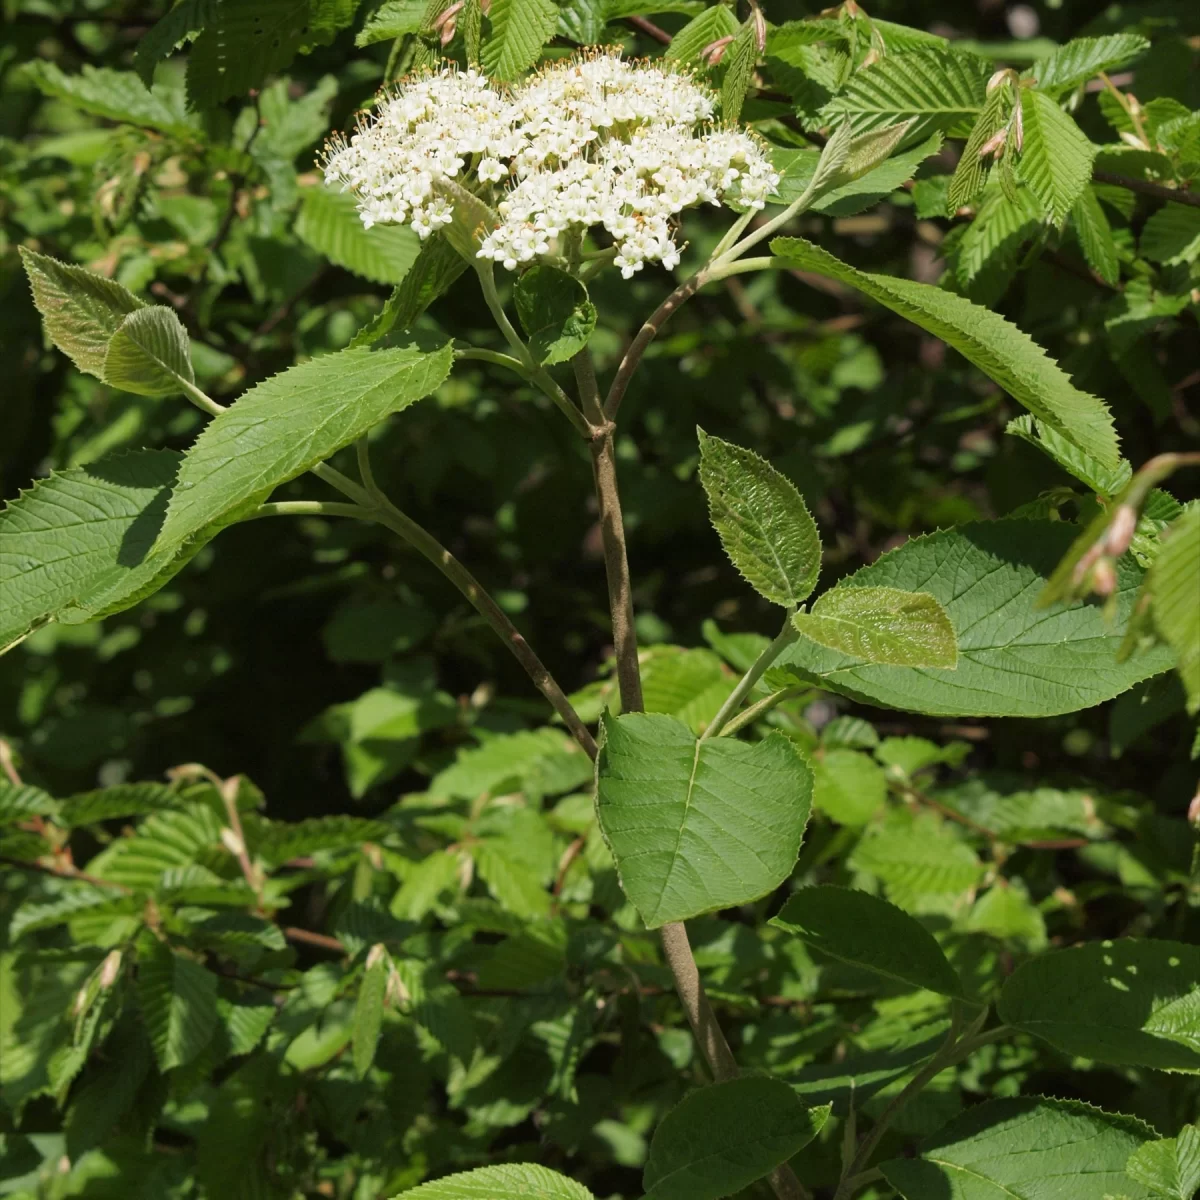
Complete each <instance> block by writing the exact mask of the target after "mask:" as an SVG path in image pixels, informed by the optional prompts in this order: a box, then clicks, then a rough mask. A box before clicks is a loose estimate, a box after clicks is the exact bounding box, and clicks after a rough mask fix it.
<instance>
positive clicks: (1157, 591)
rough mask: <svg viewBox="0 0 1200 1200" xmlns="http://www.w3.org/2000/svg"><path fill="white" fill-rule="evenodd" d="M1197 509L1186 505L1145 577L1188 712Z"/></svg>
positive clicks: (1197, 652) (1198, 566) (1197, 616)
mask: <svg viewBox="0 0 1200 1200" xmlns="http://www.w3.org/2000/svg"><path fill="white" fill-rule="evenodd" d="M1197 580H1200V508H1190V509H1188V511H1187V512H1186V513H1184V515H1183V516H1182V517H1180V518H1179V520H1178V521H1176V522H1175V523H1174V524H1173V525H1172V526H1171V528H1170V532H1169V536H1167V537H1166V538H1164V540H1163V546H1162V549H1161V550H1160V551H1159V553H1158V557H1157V558H1156V559H1155V560H1154V565H1153V567H1151V569H1150V574H1149V575H1148V576H1147V579H1146V590H1147V591H1148V592H1149V594H1150V595H1151V596H1153V598H1154V607H1153V609H1152V615H1153V618H1154V626H1155V628H1156V629H1157V630H1158V632H1159V635H1160V636H1161V637H1162V639H1163V640H1164V641H1165V642H1166V643H1167V645H1169V646H1170V647H1171V648H1172V649H1173V650H1174V651H1175V653H1176V655H1177V656H1178V662H1177V663H1176V667H1177V669H1178V671H1179V677H1180V678H1181V679H1182V680H1183V686H1184V690H1185V691H1186V692H1187V696H1188V712H1190V713H1196V712H1200V604H1198V603H1197Z"/></svg>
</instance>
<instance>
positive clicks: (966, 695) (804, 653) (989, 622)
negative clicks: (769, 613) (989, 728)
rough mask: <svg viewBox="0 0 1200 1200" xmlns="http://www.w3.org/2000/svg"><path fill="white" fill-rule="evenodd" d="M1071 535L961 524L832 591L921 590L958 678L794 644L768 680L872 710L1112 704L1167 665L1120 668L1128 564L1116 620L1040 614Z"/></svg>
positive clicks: (1043, 710) (1016, 711)
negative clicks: (952, 639)
mask: <svg viewBox="0 0 1200 1200" xmlns="http://www.w3.org/2000/svg"><path fill="white" fill-rule="evenodd" d="M1073 534H1074V527H1073V526H1071V525H1068V524H1065V523H1062V522H1056V521H1020V520H1009V521H992V522H980V523H977V524H970V525H962V526H959V527H958V528H957V529H953V530H944V531H942V532H940V533H934V534H930V535H928V536H926V537H920V538H914V539H912V540H911V541H909V542H907V543H905V545H903V546H901V547H900V548H899V549H898V550H894V551H892V552H891V553H890V554H885V555H883V557H881V558H880V559H878V560H877V561H876V562H874V563H872V564H871V565H870V566H869V567H864V568H863V569H862V570H860V571H857V572H856V573H855V574H854V575H852V576H850V577H849V579H848V580H843V581H842V583H841V584H839V585H838V586H839V588H842V587H859V586H868V585H869V586H888V587H900V588H901V589H904V588H906V587H909V588H916V587H919V588H922V589H923V590H925V591H927V592H928V593H929V594H930V595H932V596H933V597H934V598H935V599H936V600H938V601H939V602H940V603H941V604H942V606H943V607H944V608H945V610H946V613H947V615H948V616H949V618H950V623H951V625H953V627H954V629H955V632H956V635H957V638H958V667H957V668H956V669H955V670H954V671H946V670H938V669H923V668H912V667H890V666H875V665H867V666H864V665H862V664H861V663H859V662H857V661H855V660H854V659H852V658H849V657H847V656H846V655H844V654H839V653H838V652H836V651H832V650H825V649H822V648H821V647H818V646H817V645H816V644H815V643H812V642H809V641H806V640H801V641H800V642H797V643H796V644H795V645H793V646H790V647H789V648H788V649H787V650H785V651H784V652H783V654H781V655H780V657H779V659H778V660H777V664H776V666H775V667H774V668H772V669H771V670H770V671H768V672H767V676H766V679H767V683H768V685H769V686H771V687H784V686H787V685H788V684H789V683H795V682H797V681H798V680H799V681H803V682H816V683H819V684H820V685H821V686H822V687H827V688H831V689H832V690H834V691H838V692H841V693H842V694H844V695H847V696H851V697H853V698H855V699H858V700H862V701H865V702H867V703H874V704H879V705H883V706H884V707H888V708H900V709H907V710H909V711H913V712H924V713H936V714H938V715H943V716H968V715H972V716H1023V717H1038V716H1051V715H1054V714H1057V713H1064V712H1076V711H1078V710H1079V709H1081V708H1088V707H1090V706H1091V705H1093V704H1099V703H1100V702H1101V701H1103V700H1110V699H1111V698H1112V697H1113V696H1116V695H1119V694H1120V693H1121V692H1123V691H1125V690H1126V689H1128V688H1130V687H1132V686H1133V685H1134V684H1135V683H1138V682H1139V681H1140V680H1142V679H1147V678H1149V677H1150V676H1151V675H1156V674H1158V673H1159V672H1160V671H1164V670H1166V669H1167V668H1168V667H1169V666H1170V665H1171V663H1172V661H1173V656H1172V654H1171V653H1170V652H1169V651H1168V650H1166V649H1165V648H1160V649H1159V650H1157V651H1148V652H1146V653H1144V654H1140V655H1138V656H1137V657H1136V658H1134V659H1132V660H1130V661H1128V662H1124V663H1118V662H1117V661H1116V648H1117V646H1118V645H1119V642H1120V636H1121V632H1122V630H1123V628H1124V625H1125V622H1126V620H1127V619H1128V616H1129V613H1130V612H1131V610H1132V607H1133V602H1134V597H1135V594H1136V591H1137V588H1138V585H1139V583H1140V582H1141V579H1142V572H1141V570H1140V568H1139V567H1138V566H1137V564H1136V563H1135V562H1133V560H1132V558H1130V557H1129V556H1126V557H1125V558H1123V559H1121V560H1120V562H1118V564H1117V590H1116V592H1115V597H1116V610H1115V614H1114V617H1113V619H1112V620H1111V621H1110V620H1109V619H1107V618H1106V617H1105V615H1104V613H1103V612H1102V610H1101V609H1100V608H1098V607H1097V606H1095V605H1090V604H1086V603H1083V602H1077V603H1074V604H1070V605H1062V604H1059V605H1056V606H1055V607H1054V608H1052V609H1049V610H1047V609H1039V608H1036V607H1035V605H1036V602H1037V599H1038V593H1039V592H1040V591H1041V589H1042V588H1043V587H1044V586H1045V584H1046V581H1047V580H1048V579H1049V577H1050V575H1051V574H1052V573H1053V571H1054V569H1055V567H1056V565H1057V563H1058V561H1059V560H1060V559H1061V558H1062V557H1063V555H1064V554H1066V552H1067V550H1068V549H1069V548H1070V545H1071V543H1072V541H1073Z"/></svg>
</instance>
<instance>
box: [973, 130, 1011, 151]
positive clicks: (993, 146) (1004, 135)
mask: <svg viewBox="0 0 1200 1200" xmlns="http://www.w3.org/2000/svg"><path fill="white" fill-rule="evenodd" d="M1007 140H1008V130H1007V129H997V130H996V132H995V133H993V134H992V136H991V137H990V138H988V140H987V141H986V142H984V143H983V145H982V146H980V147H979V157H980V158H987V156H988V155H989V154H994V155H995V156H996V157H997V158H999V157H1000V152H1001V151H1002V150H1003V149H1004V143H1005V142H1006V141H1007Z"/></svg>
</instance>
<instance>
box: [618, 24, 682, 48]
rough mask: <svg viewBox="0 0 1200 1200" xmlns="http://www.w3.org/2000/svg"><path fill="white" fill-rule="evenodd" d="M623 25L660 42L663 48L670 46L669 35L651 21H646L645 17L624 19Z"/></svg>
mask: <svg viewBox="0 0 1200 1200" xmlns="http://www.w3.org/2000/svg"><path fill="white" fill-rule="evenodd" d="M625 23H626V24H627V25H630V26H632V27H633V28H634V29H636V30H637V31H638V32H639V33H644V34H645V35H646V36H647V37H651V38H653V39H654V40H655V41H656V42H661V43H662V44H663V45H664V46H669V45H670V44H671V35H670V34H669V33H668V32H667V31H666V30H665V29H660V28H659V27H658V26H657V25H655V23H654V22H653V21H647V20H646V18H645V17H626V18H625Z"/></svg>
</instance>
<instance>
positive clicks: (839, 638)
mask: <svg viewBox="0 0 1200 1200" xmlns="http://www.w3.org/2000/svg"><path fill="white" fill-rule="evenodd" d="M792 624H793V625H794V626H795V627H796V629H797V630H798V631H799V632H800V633H801V634H803V635H804V637H806V638H808V639H809V640H810V641H814V642H816V643H818V644H819V645H821V646H825V647H827V648H828V649H830V650H837V651H839V652H840V653H842V654H846V655H848V656H849V657H851V658H860V659H862V660H863V661H864V662H869V663H883V664H886V665H888V666H893V667H941V668H944V669H946V670H954V668H955V667H957V666H958V639H957V638H956V636H955V633H954V626H953V625H951V624H950V617H949V616H948V615H947V613H946V610H945V609H944V608H943V607H942V605H941V603H940V602H939V601H938V600H937V599H935V598H934V597H933V596H931V595H930V594H929V593H928V592H902V591H900V590H898V589H897V588H889V587H836V588H831V589H830V590H829V591H828V592H825V593H824V594H823V595H822V596H821V597H820V598H819V599H818V600H817V602H816V603H815V604H814V605H813V607H812V611H811V612H799V613H795V614H793V616H792Z"/></svg>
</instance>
